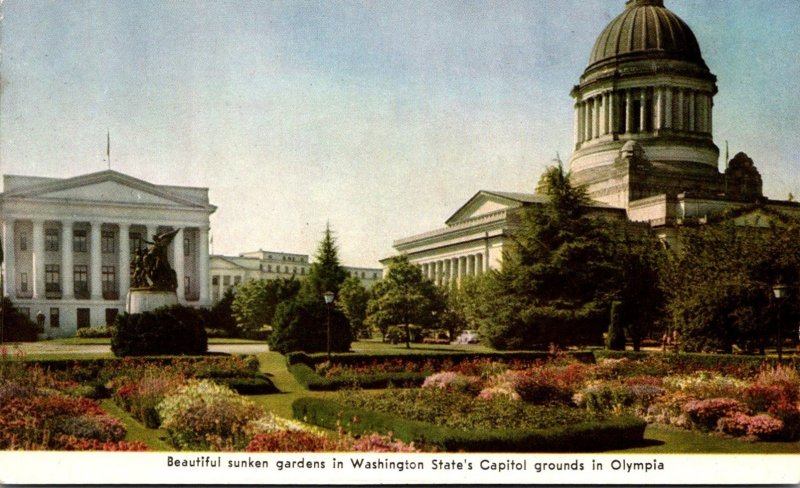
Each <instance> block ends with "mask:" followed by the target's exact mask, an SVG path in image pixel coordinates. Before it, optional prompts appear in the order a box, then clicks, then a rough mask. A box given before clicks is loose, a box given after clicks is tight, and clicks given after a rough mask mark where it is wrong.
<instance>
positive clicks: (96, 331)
mask: <svg viewBox="0 0 800 488" xmlns="http://www.w3.org/2000/svg"><path fill="white" fill-rule="evenodd" d="M113 333H114V327H83V328H81V329H78V331H77V332H76V333H75V336H76V337H81V338H84V339H93V338H109V337H111V336H112V335H113Z"/></svg>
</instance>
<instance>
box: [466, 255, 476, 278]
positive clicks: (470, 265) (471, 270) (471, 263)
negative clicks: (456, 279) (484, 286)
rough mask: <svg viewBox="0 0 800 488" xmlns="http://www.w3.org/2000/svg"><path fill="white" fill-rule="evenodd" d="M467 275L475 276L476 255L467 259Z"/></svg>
mask: <svg viewBox="0 0 800 488" xmlns="http://www.w3.org/2000/svg"><path fill="white" fill-rule="evenodd" d="M467 275H468V276H475V255H474V254H471V255H469V257H467Z"/></svg>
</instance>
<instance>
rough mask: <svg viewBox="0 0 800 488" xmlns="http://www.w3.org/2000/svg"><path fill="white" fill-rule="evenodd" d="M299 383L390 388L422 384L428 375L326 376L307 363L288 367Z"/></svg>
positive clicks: (320, 388)
mask: <svg viewBox="0 0 800 488" xmlns="http://www.w3.org/2000/svg"><path fill="white" fill-rule="evenodd" d="M288 369H289V372H290V373H292V374H293V375H294V377H295V379H296V380H297V382H298V383H300V384H301V385H303V386H304V387H306V388H307V389H309V390H313V391H335V390H340V389H342V388H347V387H351V386H354V384H355V385H356V386H358V387H360V388H366V389H373V388H388V387H389V386H390V385H394V386H401V387H408V386H420V385H421V384H422V383H423V382H424V381H425V377H426V376H427V375H426V374H425V373H411V372H402V373H378V374H371V375H360V376H359V377H358V379H357V380H355V379H354V378H352V377H348V378H324V377H322V376H320V375H318V374H317V373H316V371H314V370H313V369H311V367H309V366H308V365H307V364H303V363H300V364H293V365H291V366H289V367H288Z"/></svg>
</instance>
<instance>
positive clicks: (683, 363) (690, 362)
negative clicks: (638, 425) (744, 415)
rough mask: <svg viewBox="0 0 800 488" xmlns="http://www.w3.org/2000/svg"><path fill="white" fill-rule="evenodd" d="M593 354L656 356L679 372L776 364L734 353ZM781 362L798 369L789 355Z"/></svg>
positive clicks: (601, 354) (602, 352) (602, 354)
mask: <svg viewBox="0 0 800 488" xmlns="http://www.w3.org/2000/svg"><path fill="white" fill-rule="evenodd" d="M594 356H595V358H596V359H597V360H600V359H606V358H608V359H622V358H625V359H630V360H642V359H646V358H649V357H656V358H659V359H661V360H663V361H665V362H666V363H667V364H669V365H670V366H671V367H673V368H674V369H675V370H678V371H680V372H686V371H696V370H698V369H707V368H711V369H714V370H725V369H736V368H747V369H748V370H749V372H750V373H757V372H758V370H759V369H760V368H761V367H762V366H763V365H764V364H768V365H776V364H778V358H773V357H766V356H742V355H736V354H704V353H696V352H680V353H674V352H660V351H659V352H651V351H609V350H606V349H598V350H595V351H594ZM781 363H782V364H783V365H785V366H794V367H795V368H796V369H798V371H800V361H796V360H793V359H792V358H791V357H784V358H783V360H782V361H781Z"/></svg>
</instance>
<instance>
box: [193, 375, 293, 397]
mask: <svg viewBox="0 0 800 488" xmlns="http://www.w3.org/2000/svg"><path fill="white" fill-rule="evenodd" d="M199 378H206V379H209V380H211V381H213V382H214V383H217V384H218V385H223V386H227V387H228V388H230V389H232V390H233V391H235V392H236V393H238V394H240V395H266V394H269V393H280V390H278V388H277V387H276V386H275V384H274V383H272V380H270V379H269V378H267V377H266V376H264V375H263V374H255V375H253V376H247V377H244V376H215V375H206V376H200V377H199Z"/></svg>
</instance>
